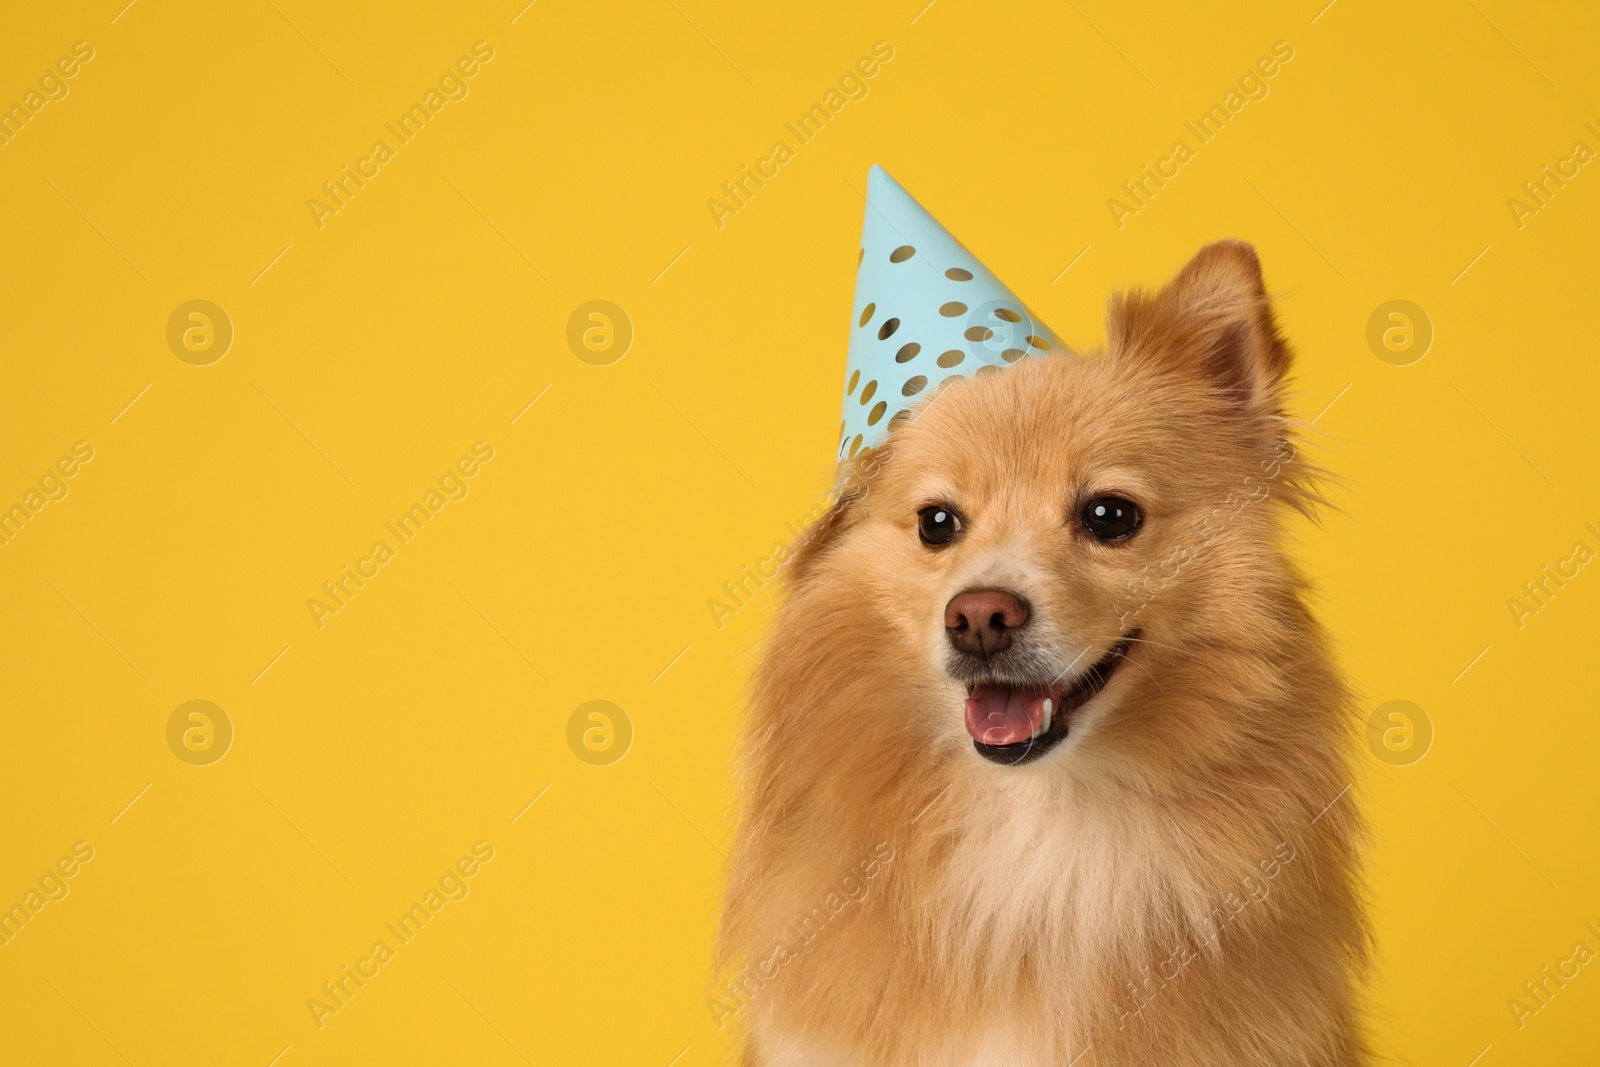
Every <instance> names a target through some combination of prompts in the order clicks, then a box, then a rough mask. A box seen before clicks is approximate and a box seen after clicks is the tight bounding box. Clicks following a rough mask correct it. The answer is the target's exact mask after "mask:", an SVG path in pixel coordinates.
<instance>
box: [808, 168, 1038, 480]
mask: <svg viewBox="0 0 1600 1067" xmlns="http://www.w3.org/2000/svg"><path fill="white" fill-rule="evenodd" d="M1064 347H1065V346H1064V345H1063V344H1062V343H1061V341H1060V339H1059V338H1058V337H1057V336H1056V334H1055V333H1054V332H1053V331H1052V330H1051V329H1050V328H1049V327H1047V326H1045V325H1044V324H1043V323H1041V322H1039V321H1038V319H1037V318H1036V317H1035V316H1033V315H1032V314H1031V313H1030V312H1029V311H1028V309H1027V306H1026V305H1024V304H1023V303H1022V301H1021V300H1018V299H1017V297H1016V294H1014V293H1013V292H1012V291H1011V290H1010V289H1009V288H1007V287H1006V285H1005V283H1003V282H1002V281H1000V279H999V278H996V277H995V276H994V274H993V273H992V272H990V270H989V268H987V267H985V266H984V265H983V264H982V263H980V262H978V259H977V257H976V256H974V255H973V254H972V253H971V252H968V251H967V250H966V248H965V247H963V246H962V244H961V242H959V241H957V240H956V239H955V238H954V237H952V236H951V235H950V231H948V230H946V229H945V228H944V227H943V226H941V225H940V224H939V221H938V220H937V219H935V218H934V217H933V216H932V215H930V214H928V212H927V210H926V209H925V208H923V206H922V205H921V204H919V203H917V202H916V201H915V200H913V199H912V197H911V194H910V193H908V192H906V191H905V190H904V189H902V188H901V187H900V184H899V183H898V182H896V181H895V180H894V179H893V178H891V177H889V175H888V173H887V172H886V171H885V170H884V169H883V168H882V167H877V166H874V167H873V168H872V170H871V172H870V173H869V174H868V175H867V212H866V220H865V221H864V222H863V224H862V226H861V258H860V260H859V261H858V265H857V268H856V300H855V315H854V317H853V318H852V319H851V325H850V354H849V359H848V361H847V366H846V369H845V389H844V415H843V421H842V424H841V426H840V428H839V433H840V441H839V453H838V458H840V459H844V458H848V457H850V456H854V455H855V454H856V453H858V452H860V451H861V450H862V449H866V448H875V447H877V446H878V445H880V444H882V443H883V441H884V439H885V438H886V437H888V435H889V431H890V429H892V428H893V427H894V426H897V425H898V424H899V423H901V422H903V421H904V420H906V419H909V418H911V416H912V415H913V414H914V411H915V408H916V405H917V404H919V403H921V402H923V401H924V400H925V399H926V398H927V397H928V396H929V395H931V394H932V393H933V391H934V390H935V389H936V388H937V387H938V386H939V385H940V383H941V382H943V381H945V380H946V379H949V378H959V377H965V376H968V375H972V374H977V373H980V372H985V371H998V370H1000V369H1002V368H1004V367H1006V366H1009V365H1010V364H1012V363H1015V362H1016V361H1017V360H1019V359H1022V358H1023V357H1025V356H1030V355H1036V354H1043V353H1046V352H1052V351H1060V350H1062V349H1063V348H1064Z"/></svg>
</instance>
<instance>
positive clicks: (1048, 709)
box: [1039, 697, 1056, 733]
mask: <svg viewBox="0 0 1600 1067" xmlns="http://www.w3.org/2000/svg"><path fill="white" fill-rule="evenodd" d="M1055 710H1056V705H1055V701H1053V700H1051V699H1050V698H1049V697H1045V698H1044V725H1043V726H1041V727H1039V732H1040V733H1046V732H1047V731H1049V729H1050V720H1051V719H1052V718H1053V717H1054V714H1055Z"/></svg>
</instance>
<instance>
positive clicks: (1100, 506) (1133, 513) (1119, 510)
mask: <svg viewBox="0 0 1600 1067" xmlns="http://www.w3.org/2000/svg"><path fill="white" fill-rule="evenodd" d="M1143 522H1144V512H1142V511H1140V510H1139V505H1138V504H1135V503H1134V502H1133V501H1131V500H1124V499H1122V498H1121V497H1120V496H1102V497H1096V498H1095V499H1094V500H1091V501H1089V503H1087V504H1085V505H1084V507H1083V527H1084V529H1086V530H1088V531H1089V532H1090V533H1092V534H1094V536H1095V537H1097V538H1099V539H1100V540H1102V541H1123V540H1126V539H1127V538H1129V537H1132V536H1133V532H1134V531H1135V530H1137V529H1138V528H1139V526H1140V524H1142V523H1143Z"/></svg>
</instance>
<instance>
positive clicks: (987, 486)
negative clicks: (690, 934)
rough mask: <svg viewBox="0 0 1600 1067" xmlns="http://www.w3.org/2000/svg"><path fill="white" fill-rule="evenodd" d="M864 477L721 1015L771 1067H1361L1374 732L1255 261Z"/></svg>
mask: <svg viewBox="0 0 1600 1067" xmlns="http://www.w3.org/2000/svg"><path fill="white" fill-rule="evenodd" d="M1107 335H1108V337H1107V343H1106V345H1105V346H1104V348H1103V350H1101V351H1098V352H1095V353H1090V354H1087V355H1079V354H1076V353H1057V354H1053V355H1046V356H1039V357H1033V358H1029V359H1026V360H1023V361H1020V362H1018V363H1015V364H1014V365H1011V366H1006V367H1000V366H996V367H995V368H993V373H986V372H979V373H977V374H975V375H973V376H970V377H964V378H960V379H952V380H950V381H948V382H946V383H944V385H943V386H942V387H941V388H940V389H939V390H938V391H937V392H935V393H934V394H933V395H932V396H931V397H929V398H928V399H926V400H925V401H924V402H923V403H922V404H921V406H920V407H919V408H918V409H917V410H916V412H915V414H914V417H912V418H910V419H909V421H905V422H904V423H903V424H901V425H899V426H897V427H896V428H895V429H894V431H893V432H892V433H891V434H890V435H889V437H888V438H887V440H886V441H885V442H884V443H883V444H882V445H881V446H880V447H878V448H875V449H871V450H869V451H867V452H863V453H862V454H861V455H858V456H855V457H852V458H851V459H850V460H848V461H847V462H846V464H845V466H844V467H843V469H842V479H841V486H842V488H841V490H840V491H839V493H838V495H837V498H836V500H835V502H834V503H833V504H832V506H831V507H830V508H829V510H828V511H827V512H826V513H825V514H824V515H823V516H822V517H821V518H819V519H818V520H817V521H816V522H815V523H814V524H813V526H812V527H811V528H810V530H809V531H808V532H807V534H806V535H805V537H804V540H803V543H801V544H798V545H797V546H796V547H795V549H794V551H793V554H792V558H791V559H789V560H788V562H787V563H786V564H785V567H786V571H787V574H786V578H785V585H786V595H785V598H784V602H783V604H782V606H781V607H780V608H779V610H778V614H777V618H776V621H775V624H774V626H773V630H772V633H771V635H770V639H769V642H768V644H767V646H766V651H765V653H764V656H763V659H762V661H761V662H760V665H759V667H758V669H757V671H756V674H755V678H754V680H753V685H752V697H751V706H750V711H749V716H748V723H747V727H746V735H745V739H744V741H743V747H742V751H741V756H740V766H739V782H740V788H739V794H740V801H739V803H740V814H739V829H738V832H737V836H736V840H735V844H734V848H733V851H732V853H731V855H730V867H731V871H730V875H729V888H728V892H727V897H726V902H725V908H724V916H723V921H722V926H721V932H720V938H719V961H720V963H719V966H720V968H721V972H722V973H721V977H720V979H719V982H720V984H719V985H718V987H717V989H716V991H715V994H714V996H713V998H712V1000H711V1006H712V1011H713V1014H714V1015H716V1016H717V1019H718V1022H719V1024H720V1025H724V1026H726V1025H730V1024H733V1025H736V1026H738V1027H740V1028H741V1031H742V1038H741V1040H742V1048H743V1062H744V1063H745V1064H746V1065H748V1067H812V1065H819V1067H820V1065H829V1067H868V1065H871V1067H878V1065H901V1064H904V1065H907V1067H912V1065H927V1067H934V1065H938V1067H943V1065H958V1064H959V1065H975V1067H976V1065H996V1067H999V1065H1004V1067H1028V1065H1035V1064H1038V1065H1044V1064H1050V1065H1054V1067H1064V1065H1067V1064H1073V1065H1079V1064H1081V1065H1082V1067H1135V1065H1137V1067H1151V1065H1164V1067H1247V1065H1269V1064H1270V1065H1274V1067H1281V1065H1291V1064H1292V1065H1302V1067H1335V1065H1338V1067H1351V1065H1361V1064H1366V1063H1368V1062H1369V1060H1368V1057H1369V1052H1368V1048H1367V1042H1366V1040H1365V1038H1364V1037H1363V1034H1362V1029H1361V1025H1360V1018H1359V1002H1358V996H1359V990H1360V988H1361V983H1362V980H1363V976H1364V974H1365V972H1366V967H1367V960H1368V955H1369V952H1370V947H1369V933H1368V927H1367V924H1366V921H1365V918H1364V912H1363V907H1362V901H1361V893H1360V883H1359V867H1360V858H1361V849H1362V839H1363V827H1362V822H1361V819H1360V816H1359V814H1358V812H1357V811H1356V807H1355V803H1354V800H1353V798H1352V797H1351V796H1350V795H1349V790H1350V783H1351V781H1352V775H1351V771H1350V760H1351V747H1352V744H1353V738H1354V735H1355V730H1354V729H1353V728H1352V723H1353V722H1354V719H1353V718H1352V700H1351V696H1350V693H1349V691H1348V688H1347V686H1346V684H1345V682H1344V681H1343V680H1342V678H1341V676H1340V674H1339V672H1338V671H1337V669H1336V668H1335V666H1334V665H1333V664H1332V662H1331V660H1330V658H1329V655H1328V651H1327V643H1326V639H1325V637H1324V635H1323V633H1322V631H1321V630H1320V628H1319V626H1318V624H1317V622H1316V621H1315V619H1314V618H1313V616H1312V614H1311V612H1310V610H1309V608H1308V607H1307V604H1306V586H1305V583H1304V582H1303V580H1302V578H1301V577H1300V576H1299V575H1298V573H1297V572H1296V570H1295V568H1294V566H1293V565H1292V564H1291V562H1290V561H1289V559H1288V558H1287V557H1286V555H1285V553H1284V549H1283V540H1284V531H1283V524H1284V520H1285V518H1286V517H1287V516H1288V514H1289V513H1292V512H1296V511H1298V512H1303V513H1306V514H1313V513H1314V512H1315V510H1316V508H1317V507H1318V506H1319V504H1321V503H1323V498H1322V494H1321V492H1320V491H1319V489H1318V486H1319V484H1322V482H1323V481H1324V480H1325V479H1322V478H1320V477H1319V476H1318V473H1317V472H1316V471H1315V470H1314V469H1313V468H1312V467H1311V466H1310V465H1309V464H1308V463H1307V462H1306V461H1305V459H1304V458H1303V457H1301V456H1300V455H1299V453H1298V451H1297V450H1296V447H1295V444H1294V440H1295V435H1294V433H1293V432H1292V428H1291V426H1290V423H1289V421H1288V418H1287V416H1286V414H1285V409H1284V388H1285V377H1286V375H1287V373H1288V371H1289V368H1290V361H1291V353H1290V349H1289V346H1288V344H1287V343H1286V341H1285V340H1284V338H1283V337H1282V335H1281V334H1280V332H1279V329H1278V326H1277V325H1276V322H1275V317H1274V313H1273V309H1272V306H1271V302H1270V300H1269V298H1268V296H1267V292H1266V288H1265V285H1264V283H1263V278H1262V272H1261V266H1260V263H1259V261H1258V259H1257V256H1256V254H1255V251H1254V250H1253V248H1251V246H1249V245H1248V244H1244V243H1241V242H1220V243H1217V244H1212V245H1209V246H1207V247H1205V248H1204V249H1202V250H1201V251H1200V252H1199V253H1198V255H1196V257H1195V258H1194V259H1193V260H1192V261H1190V262H1189V263H1188V265H1187V266H1185V267H1184V268H1183V270H1182V271H1181V272H1180V273H1179V274H1178V275H1177V276H1176V277H1175V278H1174V279H1173V280H1172V281H1171V282H1169V283H1168V284H1167V285H1166V286H1165V287H1163V288H1161V289H1160V290H1159V291H1158V292H1155V293H1149V292H1142V291H1134V292H1132V293H1129V294H1125V295H1122V296H1118V297H1113V299H1112V300H1111V302H1110V307H1109V312H1108V327H1107Z"/></svg>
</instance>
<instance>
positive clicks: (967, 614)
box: [944, 589, 1028, 659]
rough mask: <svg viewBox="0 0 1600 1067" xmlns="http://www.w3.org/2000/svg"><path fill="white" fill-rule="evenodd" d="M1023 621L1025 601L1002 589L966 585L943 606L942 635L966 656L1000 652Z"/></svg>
mask: <svg viewBox="0 0 1600 1067" xmlns="http://www.w3.org/2000/svg"><path fill="white" fill-rule="evenodd" d="M1027 621H1028V604H1027V601H1025V600H1023V599H1022V598H1021V597H1019V596H1017V595H1016V594H1015V593H1008V592H1006V591H1005V590H1004V589H968V590H967V591H966V592H964V593H957V594H956V595H955V596H954V597H951V598H950V603H948V604H946V605H945V606H944V632H945V636H946V637H948V638H950V643H951V644H952V645H954V646H956V648H958V649H960V650H961V651H962V652H965V653H967V655H969V656H982V657H984V658H986V659H987V658H988V657H989V656H992V655H994V654H995V653H996V652H1004V651H1005V650H1006V649H1008V648H1010V647H1011V637H1012V634H1014V633H1015V632H1016V631H1017V630H1019V629H1021V628H1022V626H1023V624H1024V623H1026V622H1027Z"/></svg>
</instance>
